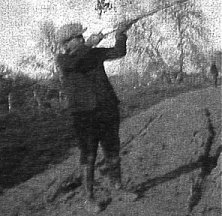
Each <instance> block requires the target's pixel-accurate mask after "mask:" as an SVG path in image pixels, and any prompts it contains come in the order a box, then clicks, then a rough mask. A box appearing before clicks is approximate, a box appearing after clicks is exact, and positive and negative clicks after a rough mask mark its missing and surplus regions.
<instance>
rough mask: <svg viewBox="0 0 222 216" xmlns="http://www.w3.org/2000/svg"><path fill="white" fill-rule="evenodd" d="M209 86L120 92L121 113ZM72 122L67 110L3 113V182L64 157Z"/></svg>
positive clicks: (71, 142) (0, 146)
mask: <svg viewBox="0 0 222 216" xmlns="http://www.w3.org/2000/svg"><path fill="white" fill-rule="evenodd" d="M207 86H208V85H206V84H201V85H177V84H174V85H171V86H160V85H155V83H154V84H153V85H151V86H149V87H141V88H137V89H134V90H131V91H127V92H126V93H124V94H122V95H121V94H119V95H120V99H121V101H122V102H121V105H120V108H121V117H122V119H124V118H127V117H131V116H133V115H135V114H137V113H139V112H141V111H142V110H145V109H148V108H150V107H151V106H153V105H155V104H157V103H159V102H160V101H162V100H165V99H167V98H170V97H175V96H177V95H179V94H181V93H184V92H188V91H195V90H198V89H203V88H206V87H207ZM71 124H72V122H71V119H70V117H69V116H68V115H66V114H63V115H61V116H58V115H50V113H45V114H44V115H43V116H41V117H36V116H28V115H25V114H24V113H23V114H21V113H18V112H17V113H11V114H6V115H2V116H0V125H1V128H2V129H1V131H0V161H1V163H0V179H1V181H0V184H1V185H0V186H1V187H3V188H10V187H13V186H15V185H17V184H19V183H21V182H23V181H26V180H28V179H29V178H31V177H32V176H34V175H36V174H37V173H40V172H42V171H44V170H45V169H47V168H48V167H49V165H51V164H56V163H59V162H61V161H62V160H64V159H65V158H66V157H67V156H68V153H69V149H70V147H72V146H75V145H76V142H75V140H74V137H73V132H72V127H71Z"/></svg>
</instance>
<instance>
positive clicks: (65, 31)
mask: <svg viewBox="0 0 222 216" xmlns="http://www.w3.org/2000/svg"><path fill="white" fill-rule="evenodd" d="M86 29H87V28H83V27H82V24H81V23H70V24H65V25H63V26H62V27H60V28H59V29H58V31H57V32H56V41H57V42H58V43H60V44H63V43H64V42H66V41H68V40H69V39H70V38H72V37H76V36H79V35H82V34H83V33H84V32H85V31H86Z"/></svg>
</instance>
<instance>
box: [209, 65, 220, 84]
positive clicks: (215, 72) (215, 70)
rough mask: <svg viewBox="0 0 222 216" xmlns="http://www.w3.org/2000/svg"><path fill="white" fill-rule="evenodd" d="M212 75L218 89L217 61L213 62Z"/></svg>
mask: <svg viewBox="0 0 222 216" xmlns="http://www.w3.org/2000/svg"><path fill="white" fill-rule="evenodd" d="M210 73H211V74H212V76H213V80H214V85H215V87H217V78H218V70H217V66H216V61H213V62H212V64H211V67H210Z"/></svg>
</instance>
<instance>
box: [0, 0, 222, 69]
mask: <svg viewBox="0 0 222 216" xmlns="http://www.w3.org/2000/svg"><path fill="white" fill-rule="evenodd" d="M197 1H198V0H197ZM199 1H200V2H201V5H202V7H203V10H204V12H205V14H206V16H207V18H208V22H209V23H208V24H209V25H208V26H209V27H210V30H211V34H212V35H213V34H214V36H213V37H212V40H213V41H214V45H215V46H216V47H220V48H222V44H221V43H222V42H221V35H220V34H221V32H222V26H221V20H220V16H221V14H220V13H221V6H222V3H221V0H212V1H208V0H199ZM68 2H69V1H68V0H19V1H18V0H1V5H0V47H1V49H0V62H3V63H6V64H8V65H10V66H14V65H15V64H16V62H17V61H18V59H19V58H20V57H21V56H23V55H28V54H29V53H30V52H31V50H32V48H33V45H34V40H33V39H35V38H36V35H37V33H38V31H37V30H38V25H39V24H38V23H39V22H41V21H44V20H49V19H51V20H53V21H54V23H55V25H56V26H57V27H59V26H61V25H63V24H65V23H69V22H71V21H72V20H76V21H81V22H82V23H83V25H84V26H86V27H88V31H87V32H86V34H88V35H90V34H91V33H93V32H98V31H100V30H101V29H102V28H104V29H106V30H107V31H109V30H110V29H112V23H111V19H112V17H111V15H110V16H109V14H108V16H106V19H103V20H100V19H98V16H97V14H96V12H95V10H94V8H95V0H90V1H84V0H78V1H77V0H76V1H72V2H75V3H73V4H72V5H71V9H70V5H69V4H68Z"/></svg>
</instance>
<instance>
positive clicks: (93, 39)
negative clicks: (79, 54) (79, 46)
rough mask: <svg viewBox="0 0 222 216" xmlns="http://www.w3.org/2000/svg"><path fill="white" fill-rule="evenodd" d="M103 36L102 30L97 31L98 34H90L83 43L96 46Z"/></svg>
mask: <svg viewBox="0 0 222 216" xmlns="http://www.w3.org/2000/svg"><path fill="white" fill-rule="evenodd" d="M103 38H104V35H103V33H102V32H99V33H98V34H92V35H90V37H89V38H88V40H87V41H86V43H85V45H86V46H89V47H93V46H96V45H98V44H99V43H100V41H101V40H102V39H103Z"/></svg>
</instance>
